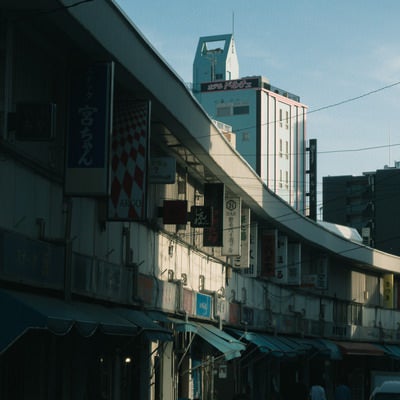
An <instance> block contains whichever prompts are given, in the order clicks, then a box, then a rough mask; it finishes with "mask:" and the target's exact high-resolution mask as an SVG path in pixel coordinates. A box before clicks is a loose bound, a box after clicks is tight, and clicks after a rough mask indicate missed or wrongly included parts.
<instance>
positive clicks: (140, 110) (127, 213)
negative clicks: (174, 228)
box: [108, 100, 150, 221]
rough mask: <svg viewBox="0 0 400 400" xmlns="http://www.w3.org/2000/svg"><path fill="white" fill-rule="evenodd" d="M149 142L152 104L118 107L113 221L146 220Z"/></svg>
mask: <svg viewBox="0 0 400 400" xmlns="http://www.w3.org/2000/svg"><path fill="white" fill-rule="evenodd" d="M149 140H150V102H148V101H135V100H132V101H123V102H120V103H117V104H116V105H115V109H114V124H113V132H112V140H111V163H110V170H111V171H110V172H111V181H110V198H109V202H108V219H109V220H120V221H141V220H144V219H145V218H146V213H147V180H148V179H147V175H148V162H149V155H148V153H149Z"/></svg>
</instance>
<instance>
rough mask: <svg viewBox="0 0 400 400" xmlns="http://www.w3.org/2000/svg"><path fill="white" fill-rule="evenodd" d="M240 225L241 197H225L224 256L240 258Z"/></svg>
mask: <svg viewBox="0 0 400 400" xmlns="http://www.w3.org/2000/svg"><path fill="white" fill-rule="evenodd" d="M240 223H241V200H240V197H237V196H225V201H224V222H223V233H222V251H221V254H222V255H223V256H240Z"/></svg>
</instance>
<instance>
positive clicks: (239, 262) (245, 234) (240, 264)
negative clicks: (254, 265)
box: [233, 207, 250, 269]
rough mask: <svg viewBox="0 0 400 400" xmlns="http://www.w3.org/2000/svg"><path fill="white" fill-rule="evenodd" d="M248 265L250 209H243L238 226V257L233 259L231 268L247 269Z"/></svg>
mask: <svg viewBox="0 0 400 400" xmlns="http://www.w3.org/2000/svg"><path fill="white" fill-rule="evenodd" d="M249 264H250V208H248V207H243V208H242V215H241V224H240V256H238V257H235V258H234V260H233V266H234V267H236V268H246V269H247V268H249Z"/></svg>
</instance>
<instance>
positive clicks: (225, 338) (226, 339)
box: [170, 318, 246, 360]
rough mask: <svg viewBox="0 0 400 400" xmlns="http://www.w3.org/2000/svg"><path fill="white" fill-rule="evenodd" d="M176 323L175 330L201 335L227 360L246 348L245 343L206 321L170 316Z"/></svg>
mask: <svg viewBox="0 0 400 400" xmlns="http://www.w3.org/2000/svg"><path fill="white" fill-rule="evenodd" d="M170 321H171V322H173V323H174V330H175V331H177V332H191V333H194V334H196V335H197V336H199V337H201V338H202V339H203V340H205V341H206V342H207V343H209V344H210V345H211V346H212V347H214V348H215V349H217V350H218V351H220V352H221V353H222V354H223V355H224V357H225V359H226V360H232V359H234V358H238V357H240V356H241V351H244V350H245V349H246V346H245V344H244V343H242V342H240V341H239V340H237V339H235V338H234V337H232V336H231V335H228V334H227V333H226V332H224V331H222V330H221V329H219V328H217V327H215V326H214V325H211V324H206V323H204V322H194V321H183V320H179V319H177V318H170Z"/></svg>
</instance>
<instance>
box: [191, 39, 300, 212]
mask: <svg viewBox="0 0 400 400" xmlns="http://www.w3.org/2000/svg"><path fill="white" fill-rule="evenodd" d="M193 93H194V95H195V97H196V98H197V100H198V101H199V102H200V104H201V105H202V106H203V107H204V109H205V110H206V112H207V113H208V114H209V115H210V117H211V118H213V119H215V120H218V121H221V122H223V123H225V124H228V125H230V126H232V131H233V132H234V133H235V134H236V150H237V151H238V152H239V153H240V154H241V156H242V157H243V158H244V159H245V160H246V161H247V162H248V163H249V164H250V166H251V167H252V168H253V169H254V170H255V171H256V172H257V173H258V174H259V175H260V177H261V178H262V179H263V181H264V182H265V183H266V185H267V186H268V187H269V189H270V190H272V191H273V192H275V193H276V194H277V195H279V196H280V197H281V198H282V199H283V200H285V201H286V202H287V203H289V204H290V205H291V206H292V207H293V208H295V209H296V210H297V211H299V212H301V213H306V212H305V209H306V179H305V176H306V160H305V154H306V139H305V133H306V109H307V107H306V106H305V105H304V104H302V103H300V98H299V96H296V95H294V94H291V93H289V92H287V91H284V90H282V89H279V88H277V87H274V86H272V85H271V84H270V83H269V81H268V79H267V78H265V77H263V76H250V77H241V78H240V75H239V64H238V58H237V54H236V49H235V44H234V39H233V36H232V35H231V34H226V35H217V36H208V37H201V38H200V40H199V43H198V46H197V50H196V56H195V60H194V64H193Z"/></svg>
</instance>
